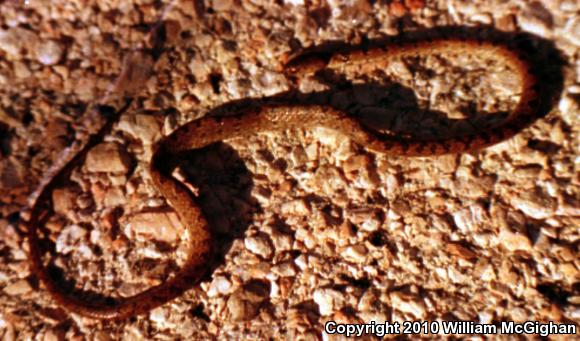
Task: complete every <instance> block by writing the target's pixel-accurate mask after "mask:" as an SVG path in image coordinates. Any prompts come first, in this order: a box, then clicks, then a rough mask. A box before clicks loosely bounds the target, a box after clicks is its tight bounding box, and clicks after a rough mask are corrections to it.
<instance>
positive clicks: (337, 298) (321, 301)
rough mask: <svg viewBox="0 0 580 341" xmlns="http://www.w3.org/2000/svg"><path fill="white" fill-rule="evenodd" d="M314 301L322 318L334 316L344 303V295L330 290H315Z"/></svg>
mask: <svg viewBox="0 0 580 341" xmlns="http://www.w3.org/2000/svg"><path fill="white" fill-rule="evenodd" d="M312 299H313V300H314V303H316V304H317V305H318V311H319V312H320V315H322V316H328V315H330V314H332V313H333V312H334V311H335V310H336V309H339V308H340V306H342V304H341V302H342V301H344V299H343V293H341V292H340V291H337V290H334V289H329V288H318V289H316V290H314V293H313V295H312Z"/></svg>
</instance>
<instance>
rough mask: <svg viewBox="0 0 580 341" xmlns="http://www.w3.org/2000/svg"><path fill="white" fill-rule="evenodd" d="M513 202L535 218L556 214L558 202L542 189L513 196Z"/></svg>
mask: <svg viewBox="0 0 580 341" xmlns="http://www.w3.org/2000/svg"><path fill="white" fill-rule="evenodd" d="M511 204H512V205H513V206H514V207H515V208H517V209H519V210H520V211H522V212H524V213H525V214H526V215H528V216H530V217H532V218H534V219H546V218H549V217H551V216H553V215H554V212H555V210H556V206H557V203H556V201H555V200H554V199H552V198H550V197H549V196H547V194H545V193H543V192H542V191H532V192H522V193H519V195H517V196H514V197H512V200H511Z"/></svg>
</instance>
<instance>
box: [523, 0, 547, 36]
mask: <svg viewBox="0 0 580 341" xmlns="http://www.w3.org/2000/svg"><path fill="white" fill-rule="evenodd" d="M518 23H519V24H520V26H521V27H522V28H523V29H524V31H528V32H531V33H534V34H537V35H539V36H541V37H544V38H550V36H551V34H552V25H553V19H552V15H551V14H550V12H549V11H548V10H546V8H545V7H544V6H543V5H542V4H541V3H540V2H537V1H536V2H532V3H529V4H527V5H526V7H524V9H523V10H522V11H521V12H520V13H519V15H518Z"/></svg>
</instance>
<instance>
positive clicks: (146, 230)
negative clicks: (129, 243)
mask: <svg viewBox="0 0 580 341" xmlns="http://www.w3.org/2000/svg"><path fill="white" fill-rule="evenodd" d="M183 231H184V227H183V225H182V224H181V221H180V220H179V217H178V216H177V213H175V212H174V211H167V212H163V211H159V212H142V213H138V214H135V215H133V216H131V217H130V218H129V220H128V222H127V226H126V232H125V234H127V235H128V236H131V235H138V236H142V237H145V238H153V239H155V240H158V241H162V242H166V243H174V242H176V241H177V240H179V238H180V236H181V235H182V234H183Z"/></svg>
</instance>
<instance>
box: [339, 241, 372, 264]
mask: <svg viewBox="0 0 580 341" xmlns="http://www.w3.org/2000/svg"><path fill="white" fill-rule="evenodd" d="M367 253H368V249H367V248H366V246H364V245H363V244H359V245H352V246H348V247H347V248H346V249H345V250H344V252H343V253H342V255H343V256H344V257H345V258H346V259H347V260H350V261H353V262H355V263H364V261H365V259H366V255H367Z"/></svg>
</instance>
